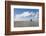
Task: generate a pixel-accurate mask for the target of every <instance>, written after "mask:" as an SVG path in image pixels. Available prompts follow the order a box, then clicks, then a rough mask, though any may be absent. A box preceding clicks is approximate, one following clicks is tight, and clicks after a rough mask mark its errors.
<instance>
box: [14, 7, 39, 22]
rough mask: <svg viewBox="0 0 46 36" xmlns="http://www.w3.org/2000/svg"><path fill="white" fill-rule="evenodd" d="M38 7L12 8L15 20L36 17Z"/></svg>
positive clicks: (37, 15)
mask: <svg viewBox="0 0 46 36" xmlns="http://www.w3.org/2000/svg"><path fill="white" fill-rule="evenodd" d="M38 17H39V9H24V8H14V19H15V21H27V20H30V19H33V20H35V19H38Z"/></svg>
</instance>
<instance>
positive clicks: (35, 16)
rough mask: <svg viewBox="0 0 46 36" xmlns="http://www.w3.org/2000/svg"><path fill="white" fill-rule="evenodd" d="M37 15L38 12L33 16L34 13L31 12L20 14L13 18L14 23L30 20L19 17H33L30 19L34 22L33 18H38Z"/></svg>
mask: <svg viewBox="0 0 46 36" xmlns="http://www.w3.org/2000/svg"><path fill="white" fill-rule="evenodd" d="M38 14H39V13H38V12H37V13H36V14H35V13H33V12H31V13H29V12H28V11H27V12H23V13H22V14H16V16H15V21H25V20H30V18H28V19H25V18H21V17H26V16H33V17H31V18H32V19H33V20H34V19H35V18H37V17H38Z"/></svg>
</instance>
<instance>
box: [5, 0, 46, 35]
mask: <svg viewBox="0 0 46 36" xmlns="http://www.w3.org/2000/svg"><path fill="white" fill-rule="evenodd" d="M32 6H33V7H32ZM16 8H21V10H22V9H23V8H26V9H23V10H27V9H28V10H31V9H29V8H33V9H34V8H35V9H39V10H40V12H39V17H40V18H39V25H40V24H41V25H40V27H36V28H34V27H29V26H28V27H25V28H21V27H20V28H19V27H18V28H13V21H14V19H13V15H14V13H13V9H16ZM21 10H20V9H19V10H18V12H19V11H21ZM15 11H16V10H15ZM34 11H35V10H34ZM16 15H17V14H16ZM26 15H27V14H26ZM24 16H25V15H24ZM20 20H21V19H20ZM31 21H32V20H31ZM17 26H18V25H17ZM15 27H16V25H15ZM12 28H13V29H12ZM40 28H41V29H40ZM14 29H15V30H14ZM44 32H45V4H44V3H36V2H20V1H5V35H18V34H35V33H44Z"/></svg>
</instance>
